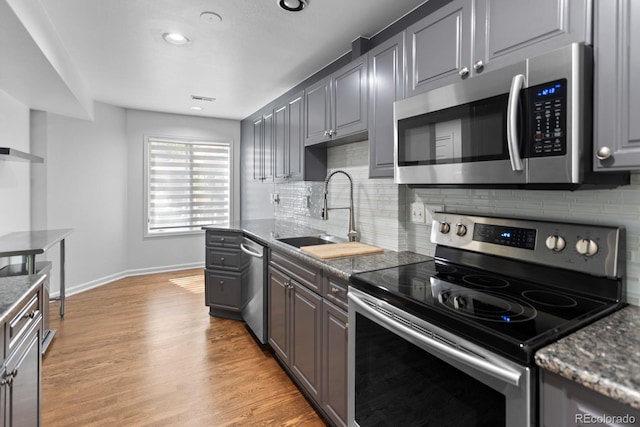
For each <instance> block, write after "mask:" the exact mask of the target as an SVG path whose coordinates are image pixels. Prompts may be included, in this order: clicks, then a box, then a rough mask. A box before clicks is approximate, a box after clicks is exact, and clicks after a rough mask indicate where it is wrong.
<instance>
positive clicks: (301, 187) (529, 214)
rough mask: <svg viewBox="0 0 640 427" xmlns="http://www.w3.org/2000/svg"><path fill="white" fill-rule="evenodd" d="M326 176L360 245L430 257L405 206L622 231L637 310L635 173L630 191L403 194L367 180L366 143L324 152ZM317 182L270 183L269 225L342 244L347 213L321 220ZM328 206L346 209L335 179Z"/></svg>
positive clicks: (639, 202)
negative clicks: (298, 226)
mask: <svg viewBox="0 0 640 427" xmlns="http://www.w3.org/2000/svg"><path fill="white" fill-rule="evenodd" d="M328 169H329V172H332V171H334V170H343V171H345V172H347V173H349V174H350V175H351V177H352V179H353V184H354V206H355V221H356V229H358V231H360V233H361V241H362V242H364V243H368V244H372V245H376V246H380V247H383V248H386V249H390V250H395V251H403V250H409V251H413V252H419V253H422V254H426V255H433V251H434V248H435V247H434V245H432V244H431V242H430V234H431V226H430V225H428V224H414V223H412V222H410V221H409V216H408V215H409V212H410V210H411V203H413V202H420V203H424V204H427V205H435V206H444V209H445V211H448V212H460V213H478V214H486V215H495V216H512V217H523V218H535V219H546V220H558V221H568V222H584V223H595V224H608V225H615V226H623V227H625V229H626V235H627V248H626V258H627V297H626V298H627V301H629V302H630V303H632V304H635V305H640V173H634V174H632V176H631V185H628V186H624V187H619V188H617V189H613V190H612V189H606V190H584V191H574V192H571V191H537V190H536V191H533V190H475V189H474V190H469V189H441V188H438V189H410V188H408V187H406V186H404V185H396V184H394V183H393V179H390V178H389V179H369V178H368V174H369V166H368V142H367V141H362V142H357V143H352V144H345V145H340V146H336V147H331V148H329V149H328ZM323 189H324V183H322V182H296V183H283V184H275V185H274V191H275V192H277V193H278V194H279V197H280V203H279V204H277V205H275V207H274V214H275V217H276V218H286V219H288V220H291V221H295V222H299V223H304V224H306V225H310V226H313V227H315V228H319V229H322V230H326V231H327V232H328V233H330V234H334V235H337V236H343V237H345V238H346V234H347V229H348V227H347V224H348V211H347V210H335V211H334V210H332V211H330V213H329V220H328V221H326V222H325V221H322V220H321V219H320V212H321V209H322V197H323ZM328 194H329V207H330V208H331V207H345V206H348V205H349V183H348V180H347V179H346V177H344V176H343V175H340V174H338V175H335V176H334V177H333V178H332V179H331V182H330V184H329V193H328Z"/></svg>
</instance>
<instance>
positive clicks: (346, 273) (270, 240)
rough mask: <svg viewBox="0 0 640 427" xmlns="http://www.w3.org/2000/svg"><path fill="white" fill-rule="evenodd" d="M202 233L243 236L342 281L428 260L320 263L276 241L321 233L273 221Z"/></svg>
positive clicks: (376, 257)
mask: <svg viewBox="0 0 640 427" xmlns="http://www.w3.org/2000/svg"><path fill="white" fill-rule="evenodd" d="M203 228H204V229H205V230H230V231H238V232H243V233H244V234H245V235H247V236H248V237H252V238H255V239H257V240H259V241H261V242H262V243H264V244H266V245H269V246H270V247H271V248H272V249H276V250H278V251H280V252H283V253H285V254H287V255H289V256H291V257H294V258H297V259H299V260H301V261H303V262H305V263H307V264H309V265H311V266H314V267H317V268H320V269H322V270H324V271H326V272H328V273H330V274H333V275H335V276H337V277H339V278H342V279H344V280H349V277H350V276H351V275H352V274H355V273H361V272H363V271H371V270H377V269H380V268H387V267H395V266H398V265H405V264H412V263H416V262H422V261H426V260H430V259H431V258H430V257H428V256H426V255H420V254H417V253H414V252H396V251H390V250H387V249H385V250H384V253H381V254H373V255H359V256H352V257H344V258H336V259H330V260H323V259H319V258H315V257H312V256H310V255H307V254H305V253H304V252H302V251H300V250H299V249H296V248H294V247H292V246H289V245H287V244H285V243H282V242H280V241H278V240H277V239H280V238H283V237H299V236H309V235H317V234H322V233H324V230H318V229H314V228H310V227H306V226H302V225H300V224H296V223H291V222H287V221H280V220H275V219H263V220H249V221H238V222H234V223H231V224H229V226H216V227H203Z"/></svg>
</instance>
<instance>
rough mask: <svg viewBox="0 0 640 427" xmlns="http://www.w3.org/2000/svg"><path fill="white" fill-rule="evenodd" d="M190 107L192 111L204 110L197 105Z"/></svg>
mask: <svg viewBox="0 0 640 427" xmlns="http://www.w3.org/2000/svg"><path fill="white" fill-rule="evenodd" d="M191 109H192V110H194V111H202V110H204V108H202V107H198V106H197V105H194V106H193V107H191Z"/></svg>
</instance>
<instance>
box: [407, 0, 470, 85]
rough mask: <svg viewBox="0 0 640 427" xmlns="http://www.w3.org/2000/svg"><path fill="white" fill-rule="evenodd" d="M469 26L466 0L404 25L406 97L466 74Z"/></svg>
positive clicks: (457, 0) (456, 1)
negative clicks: (405, 27)
mask: <svg viewBox="0 0 640 427" xmlns="http://www.w3.org/2000/svg"><path fill="white" fill-rule="evenodd" d="M470 29H471V2H470V1H469V0H454V1H453V2H451V3H449V4H447V5H446V6H444V7H443V8H441V9H438V10H437V11H435V12H434V13H432V14H430V15H428V16H426V17H425V18H423V19H421V20H420V21H418V22H416V23H415V24H413V25H411V26H409V27H408V28H407V29H406V31H405V37H406V41H405V46H406V49H407V87H406V96H407V97H409V96H412V95H415V94H418V93H421V92H425V91H427V90H430V89H433V88H435V87H438V86H442V85H445V84H448V83H452V82H455V81H459V80H460V78H461V74H460V73H462V74H463V75H464V77H466V76H468V73H467V74H465V73H464V70H465V69H466V70H467V71H468V70H469V68H470V64H469V57H470V53H471V47H470V45H471V35H470Z"/></svg>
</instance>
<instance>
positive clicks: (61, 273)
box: [60, 239, 65, 317]
mask: <svg viewBox="0 0 640 427" xmlns="http://www.w3.org/2000/svg"><path fill="white" fill-rule="evenodd" d="M64 240H65V239H62V240H60V317H64V297H65V283H64Z"/></svg>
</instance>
